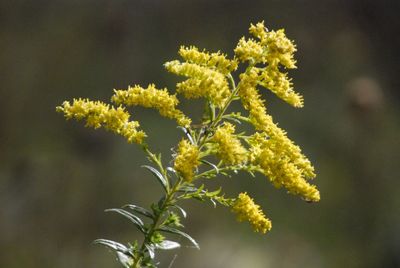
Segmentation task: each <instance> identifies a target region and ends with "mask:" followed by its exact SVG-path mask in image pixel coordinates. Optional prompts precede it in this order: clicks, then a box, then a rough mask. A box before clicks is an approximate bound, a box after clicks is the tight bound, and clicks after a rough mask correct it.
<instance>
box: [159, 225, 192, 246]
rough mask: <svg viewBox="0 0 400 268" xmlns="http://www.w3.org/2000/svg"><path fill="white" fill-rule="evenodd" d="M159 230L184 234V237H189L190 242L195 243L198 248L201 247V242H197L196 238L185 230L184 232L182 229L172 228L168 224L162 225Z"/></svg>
mask: <svg viewBox="0 0 400 268" xmlns="http://www.w3.org/2000/svg"><path fill="white" fill-rule="evenodd" d="M159 230H160V231H164V232H167V233H172V234H177V235H180V236H183V237H185V238H186V239H188V240H189V241H190V242H192V244H193V245H194V246H195V247H196V248H197V249H200V247H199V244H198V243H197V242H196V240H194V239H193V238H192V237H191V236H190V235H188V234H187V233H184V232H182V231H180V230H178V229H175V228H171V227H168V226H161V227H160V228H159Z"/></svg>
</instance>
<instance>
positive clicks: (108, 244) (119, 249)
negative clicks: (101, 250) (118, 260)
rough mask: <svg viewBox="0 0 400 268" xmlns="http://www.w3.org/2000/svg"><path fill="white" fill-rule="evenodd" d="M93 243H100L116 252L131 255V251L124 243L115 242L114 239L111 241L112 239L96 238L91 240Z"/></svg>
mask: <svg viewBox="0 0 400 268" xmlns="http://www.w3.org/2000/svg"><path fill="white" fill-rule="evenodd" d="M93 244H100V245H103V246H106V247H108V248H111V249H113V250H115V251H117V252H122V253H124V254H125V255H128V256H132V253H131V252H130V250H129V249H128V248H127V247H126V246H125V245H123V244H121V243H118V242H115V241H112V240H107V239H96V240H94V241H93Z"/></svg>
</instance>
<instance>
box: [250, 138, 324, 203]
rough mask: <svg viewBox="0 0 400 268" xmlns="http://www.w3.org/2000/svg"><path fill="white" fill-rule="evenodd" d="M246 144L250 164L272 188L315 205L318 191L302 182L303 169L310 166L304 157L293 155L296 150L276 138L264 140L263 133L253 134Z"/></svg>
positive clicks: (303, 179)
mask: <svg viewBox="0 0 400 268" xmlns="http://www.w3.org/2000/svg"><path fill="white" fill-rule="evenodd" d="M250 143H251V145H252V146H251V148H250V160H251V161H252V163H253V164H255V165H258V166H260V167H261V168H262V170H263V173H264V174H265V175H266V176H267V177H268V178H269V180H270V181H271V182H272V183H273V184H274V186H275V187H277V188H280V187H282V186H283V187H285V188H286V189H287V190H288V192H289V193H291V194H295V195H300V196H302V197H303V198H304V199H305V200H307V201H311V202H317V201H319V199H320V195H319V192H318V190H317V189H316V187H315V186H314V185H310V184H309V183H308V182H307V181H306V180H305V178H304V176H305V175H306V174H308V172H309V170H306V168H310V167H311V168H312V166H311V164H310V162H309V161H308V159H306V158H305V157H304V156H299V155H297V154H298V153H299V152H297V151H296V150H297V148H298V147H297V146H296V147H297V148H293V146H294V145H293V144H289V143H287V141H286V140H282V138H280V137H279V136H268V135H267V134H265V133H263V134H262V133H256V134H254V135H253V136H252V138H251V139H250ZM295 157H299V158H300V157H302V158H303V159H302V161H304V162H303V163H301V162H300V159H299V158H297V159H293V158H295ZM296 160H297V161H296ZM306 165H308V167H306Z"/></svg>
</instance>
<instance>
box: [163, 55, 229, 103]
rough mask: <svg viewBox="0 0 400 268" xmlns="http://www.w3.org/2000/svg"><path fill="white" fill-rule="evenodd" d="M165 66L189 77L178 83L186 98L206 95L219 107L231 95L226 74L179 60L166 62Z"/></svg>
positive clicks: (175, 72)
mask: <svg viewBox="0 0 400 268" xmlns="http://www.w3.org/2000/svg"><path fill="white" fill-rule="evenodd" d="M164 66H165V68H166V69H167V70H168V71H169V72H171V73H174V74H177V75H182V76H186V77H189V79H188V80H186V81H184V82H181V83H178V84H177V91H178V93H181V94H183V95H184V96H185V97H186V98H199V97H205V98H207V99H208V100H209V101H210V102H211V103H213V104H214V105H216V106H218V107H222V106H224V104H225V102H226V100H227V99H228V97H229V95H230V90H229V86H228V81H227V79H226V78H225V76H224V75H223V74H222V73H220V72H218V71H216V70H213V69H211V68H209V67H204V66H200V65H198V64H195V63H188V62H184V63H181V62H179V61H177V60H175V61H170V62H167V63H165V65H164Z"/></svg>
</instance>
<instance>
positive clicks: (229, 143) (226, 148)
mask: <svg viewBox="0 0 400 268" xmlns="http://www.w3.org/2000/svg"><path fill="white" fill-rule="evenodd" d="M234 132H235V126H234V125H232V124H230V123H227V122H225V123H224V125H223V126H219V127H218V128H217V130H216V131H215V134H214V136H213V137H212V141H214V142H215V143H216V144H217V148H216V151H217V156H218V157H219V158H221V159H222V161H224V162H225V163H226V164H230V165H237V164H244V163H246V161H247V154H248V153H247V150H246V148H244V147H243V145H242V144H241V143H240V140H239V139H238V138H237V137H235V136H234V134H233V133H234Z"/></svg>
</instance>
